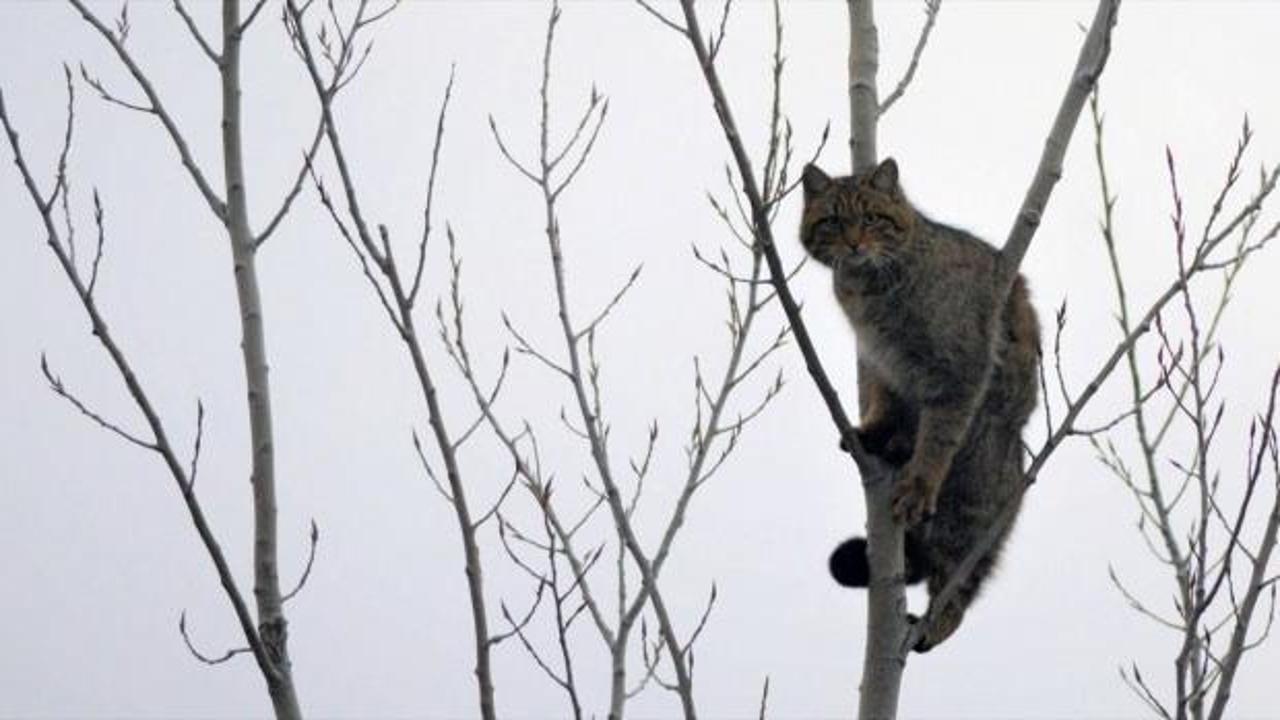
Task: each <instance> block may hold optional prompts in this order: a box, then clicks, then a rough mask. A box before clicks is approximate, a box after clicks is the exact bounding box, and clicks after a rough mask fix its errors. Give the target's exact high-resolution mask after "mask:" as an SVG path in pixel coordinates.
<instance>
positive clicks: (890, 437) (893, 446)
mask: <svg viewBox="0 0 1280 720" xmlns="http://www.w3.org/2000/svg"><path fill="white" fill-rule="evenodd" d="M853 432H854V434H855V435H857V437H858V442H859V443H861V445H862V448H863V449H864V450H866V451H867V452H869V453H871V454H872V455H875V456H876V457H878V458H880V459H881V460H884V461H885V462H887V463H889V464H890V465H893V466H894V467H902V466H903V465H904V464H906V462H907V461H908V460H910V459H911V452H912V449H913V445H914V443H913V442H912V439H911V437H910V436H908V435H907V434H905V433H902V432H900V431H898V430H897V429H895V428H893V427H890V426H889V425H886V424H873V425H867V426H864V427H859V428H854V430H853ZM840 449H841V450H842V451H844V452H850V447H849V443H848V441H847V440H845V439H844V438H841V439H840Z"/></svg>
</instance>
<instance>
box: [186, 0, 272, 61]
mask: <svg viewBox="0 0 1280 720" xmlns="http://www.w3.org/2000/svg"><path fill="white" fill-rule="evenodd" d="M265 2H266V0H259V2H258V8H255V9H254V14H257V12H258V10H259V9H261V6H262V5H263V4H264V3H265ZM173 9H174V10H175V11H177V13H178V16H179V17H181V18H182V22H183V23H185V24H186V26H187V30H189V31H190V32H191V37H192V39H194V40H195V41H196V44H197V45H199V46H200V50H202V51H203V52H204V55H205V57H207V58H209V60H211V61H213V64H214V65H216V66H221V65H222V56H221V55H219V54H218V53H217V52H216V51H214V49H213V47H212V46H211V45H209V42H208V41H207V40H205V39H204V35H202V34H200V28H198V27H196V21H195V20H194V19H192V17H191V15H190V13H188V12H187V8H186V6H185V5H183V4H182V0H173Z"/></svg>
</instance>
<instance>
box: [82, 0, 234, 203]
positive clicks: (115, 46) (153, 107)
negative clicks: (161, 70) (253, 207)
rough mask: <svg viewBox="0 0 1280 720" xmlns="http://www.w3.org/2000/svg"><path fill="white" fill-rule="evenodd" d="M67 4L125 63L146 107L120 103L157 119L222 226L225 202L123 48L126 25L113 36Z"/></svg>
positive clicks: (96, 86) (84, 12) (88, 14)
mask: <svg viewBox="0 0 1280 720" xmlns="http://www.w3.org/2000/svg"><path fill="white" fill-rule="evenodd" d="M67 1H68V2H70V3H71V5H72V6H73V7H74V8H75V9H76V10H77V11H79V12H80V15H81V16H82V17H83V18H84V19H85V22H87V23H89V24H90V25H91V26H93V28H94V29H95V30H97V31H98V34H100V35H102V37H103V38H104V39H105V40H106V41H107V43H108V44H109V45H110V46H111V49H112V50H114V51H115V53H116V55H117V56H118V57H119V58H120V62H121V63H122V64H124V66H125V68H127V69H128V70H129V74H130V75H132V76H133V79H134V82H136V83H137V85H138V88H139V89H140V90H142V92H143V94H144V95H146V96H147V103H148V104H147V105H146V106H135V105H130V104H128V103H119V104H123V105H125V106H126V107H132V109H135V110H141V111H144V112H148V113H151V114H153V115H155V116H156V118H157V119H158V120H159V121H160V124H161V125H163V126H164V129H165V132H166V133H167V134H168V135H169V139H170V140H171V141H172V142H173V145H174V148H175V149H176V150H177V151H178V155H179V156H180V157H181V159H182V166H183V167H184V168H186V170H187V174H188V175H190V176H191V180H192V181H193V182H194V183H195V185H196V188H198V189H199V190H200V194H201V195H202V196H203V197H204V199H205V202H207V203H208V205H209V209H210V210H212V211H213V214H214V215H215V216H216V217H217V218H218V219H219V220H221V221H223V222H224V223H225V222H227V205H226V203H225V202H224V201H223V200H222V198H220V197H219V196H218V194H217V193H216V192H214V190H213V187H212V186H211V185H210V184H209V182H208V181H207V180H206V179H205V177H204V173H203V172H202V171H201V170H200V166H199V165H197V164H196V161H195V158H194V157H193V156H192V154H191V150H190V149H189V148H188V147H187V141H186V138H184V137H183V135H182V132H181V131H180V130H179V129H178V126H177V124H176V123H174V121H173V118H172V116H171V115H170V114H169V111H168V110H167V109H166V108H165V106H164V104H163V103H162V102H161V101H160V96H159V94H158V93H157V92H156V90H155V88H154V87H153V86H152V85H151V81H150V80H148V79H147V76H146V74H144V73H143V72H142V69H141V68H140V67H139V66H138V64H137V63H136V62H134V60H133V56H132V55H130V53H129V51H128V50H126V49H125V47H124V37H125V35H127V30H125V29H124V27H127V24H126V25H125V26H123V27H122V28H121V31H120V32H119V34H117V33H113V32H112V31H111V30H110V29H109V28H108V27H107V26H106V25H104V24H103V23H102V21H101V20H99V19H98V17H97V16H96V15H94V14H93V13H92V12H91V11H90V10H89V8H87V7H86V6H85V4H84V2H83V0H67ZM126 23H127V20H126ZM81 71H82V73H84V75H85V80H86V81H87V82H89V83H90V85H93V86H94V89H96V90H98V91H99V92H100V93H102V94H103V96H104V97H106V98H107V99H111V98H110V96H109V94H108V93H107V92H106V91H105V90H104V89H102V86H101V84H100V83H98V84H95V83H94V81H92V80H91V79H90V78H89V77H88V74H87V72H85V71H84V69H83V66H82V67H81Z"/></svg>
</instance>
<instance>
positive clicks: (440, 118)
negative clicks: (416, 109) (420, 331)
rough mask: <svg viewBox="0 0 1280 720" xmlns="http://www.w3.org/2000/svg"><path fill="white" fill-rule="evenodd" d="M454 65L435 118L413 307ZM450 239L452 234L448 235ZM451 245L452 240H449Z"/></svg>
mask: <svg viewBox="0 0 1280 720" xmlns="http://www.w3.org/2000/svg"><path fill="white" fill-rule="evenodd" d="M456 69H457V66H456V65H450V66H449V82H448V84H446V85H445V86H444V100H442V101H440V114H439V115H437V116H436V139H435V142H434V143H433V144H432V146H431V172H430V173H429V174H428V175H427V198H426V201H425V202H424V203H423V209H422V241H421V242H420V243H418V264H417V266H416V267H415V268H414V271H413V285H412V286H411V287H410V289H409V304H410V305H413V303H414V301H415V300H416V299H417V297H418V290H419V288H420V287H421V284H422V268H423V266H424V265H425V264H426V258H427V238H428V237H430V236H431V200H432V198H434V197H435V189H436V168H438V167H439V165H440V148H441V147H442V146H443V144H444V119H445V116H446V115H447V114H448V112H449V99H450V98H451V97H452V96H453V78H454V73H455V71H456ZM450 237H452V234H450ZM450 243H451V244H452V240H450Z"/></svg>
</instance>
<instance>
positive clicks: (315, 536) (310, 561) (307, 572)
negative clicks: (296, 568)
mask: <svg viewBox="0 0 1280 720" xmlns="http://www.w3.org/2000/svg"><path fill="white" fill-rule="evenodd" d="M309 537H310V540H311V545H310V549H309V550H308V551H307V564H306V566H305V567H303V568H302V577H299V578H298V584H297V585H294V586H293V589H292V590H290V591H289V592H287V593H285V594H284V596H282V597H281V598H280V602H282V603H286V602H289V601H290V600H292V599H293V597H294V596H295V595H297V594H298V593H299V592H302V588H303V587H304V586H305V585H306V584H307V578H309V577H311V566H312V565H314V564H315V561H316V545H317V544H318V543H319V542H320V528H319V527H317V526H316V521H315V518H312V519H311V535H310V536H309Z"/></svg>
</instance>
